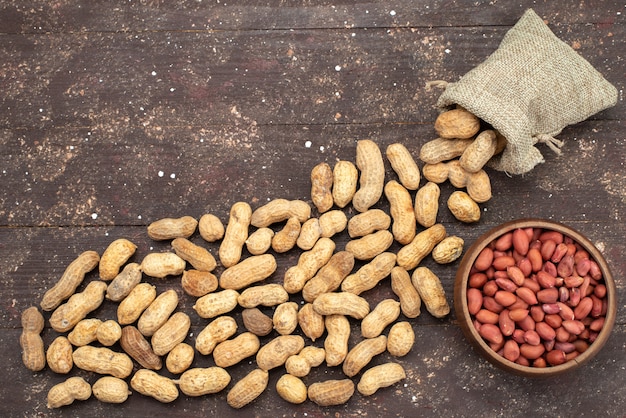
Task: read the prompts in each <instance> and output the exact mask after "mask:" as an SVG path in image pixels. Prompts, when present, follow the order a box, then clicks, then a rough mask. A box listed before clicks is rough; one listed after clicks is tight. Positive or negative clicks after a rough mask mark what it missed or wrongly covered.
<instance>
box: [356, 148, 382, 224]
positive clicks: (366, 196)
mask: <svg viewBox="0 0 626 418" xmlns="http://www.w3.org/2000/svg"><path fill="white" fill-rule="evenodd" d="M356 166H357V167H358V168H359V170H361V177H360V180H359V182H360V183H359V184H360V187H359V189H358V190H357V191H356V193H355V194H354V197H353V198H352V205H353V206H354V208H355V209H356V210H357V211H359V212H365V211H366V210H368V209H369V208H370V207H371V206H373V205H374V204H375V203H376V202H378V199H380V197H381V196H382V194H383V186H384V183H385V164H384V162H383V156H382V154H381V152H380V148H378V145H377V144H376V143H375V142H374V141H371V140H369V139H364V140H360V141H358V142H357V145H356Z"/></svg>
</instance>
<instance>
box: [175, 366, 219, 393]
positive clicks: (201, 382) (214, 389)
mask: <svg viewBox="0 0 626 418" xmlns="http://www.w3.org/2000/svg"><path fill="white" fill-rule="evenodd" d="M230 380H231V378H230V374H228V372H227V371H226V370H224V369H223V368H221V367H206V368H194V369H189V370H187V371H186V372H185V373H183V374H182V375H181V376H180V379H179V380H178V386H179V388H180V391H181V392H183V393H184V394H185V395H187V396H202V395H210V394H212V393H218V392H221V391H222V390H223V389H225V388H226V386H228V384H229V383H230Z"/></svg>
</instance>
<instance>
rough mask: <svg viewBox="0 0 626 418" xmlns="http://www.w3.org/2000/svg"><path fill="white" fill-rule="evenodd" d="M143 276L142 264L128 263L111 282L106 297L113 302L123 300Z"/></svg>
mask: <svg viewBox="0 0 626 418" xmlns="http://www.w3.org/2000/svg"><path fill="white" fill-rule="evenodd" d="M141 277H142V276H141V265H140V264H139V263H128V264H127V265H126V266H124V268H123V269H122V271H121V272H120V273H119V274H118V275H117V276H115V278H114V279H113V280H112V281H111V283H109V286H108V287H107V293H106V298H107V299H109V300H111V301H113V302H119V301H121V300H122V299H124V298H125V297H126V296H128V294H129V293H130V291H131V290H133V288H134V287H135V286H137V285H138V284H139V283H140V282H141Z"/></svg>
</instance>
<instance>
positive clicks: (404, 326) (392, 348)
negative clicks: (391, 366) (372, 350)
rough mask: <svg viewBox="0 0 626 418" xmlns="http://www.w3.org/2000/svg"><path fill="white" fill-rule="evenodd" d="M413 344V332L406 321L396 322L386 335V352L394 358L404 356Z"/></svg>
mask: <svg viewBox="0 0 626 418" xmlns="http://www.w3.org/2000/svg"><path fill="white" fill-rule="evenodd" d="M414 343H415V332H414V331H413V327H412V326H411V323H410V322H408V321H401V322H396V323H395V324H393V325H392V326H391V329H390V330H389V334H388V335H387V351H388V352H389V354H391V355H392V356H394V357H403V356H406V355H407V354H408V353H409V351H411V349H412V348H413V344H414Z"/></svg>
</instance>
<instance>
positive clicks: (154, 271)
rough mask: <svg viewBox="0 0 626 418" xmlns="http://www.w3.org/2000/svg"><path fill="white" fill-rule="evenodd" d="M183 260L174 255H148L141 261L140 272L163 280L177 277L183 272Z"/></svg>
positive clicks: (166, 253)
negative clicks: (168, 277)
mask: <svg viewBox="0 0 626 418" xmlns="http://www.w3.org/2000/svg"><path fill="white" fill-rule="evenodd" d="M185 266H186V263H185V260H183V259H182V258H180V257H179V256H177V255H176V254H174V253H170V252H165V253H150V254H147V255H146V256H145V257H144V259H143V260H142V261H141V271H142V272H143V273H144V274H145V275H147V276H150V277H156V278H158V279H163V278H165V277H167V276H178V275H180V274H182V273H183V271H184V270H185Z"/></svg>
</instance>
